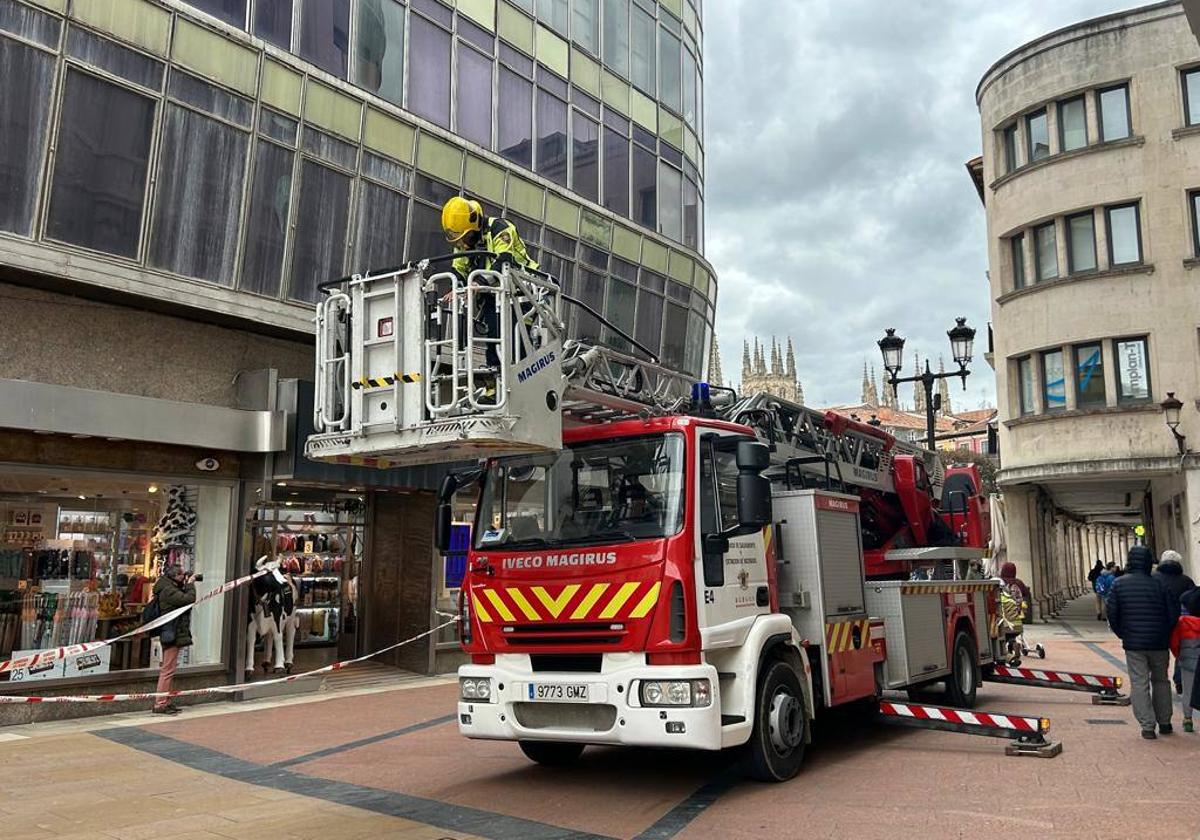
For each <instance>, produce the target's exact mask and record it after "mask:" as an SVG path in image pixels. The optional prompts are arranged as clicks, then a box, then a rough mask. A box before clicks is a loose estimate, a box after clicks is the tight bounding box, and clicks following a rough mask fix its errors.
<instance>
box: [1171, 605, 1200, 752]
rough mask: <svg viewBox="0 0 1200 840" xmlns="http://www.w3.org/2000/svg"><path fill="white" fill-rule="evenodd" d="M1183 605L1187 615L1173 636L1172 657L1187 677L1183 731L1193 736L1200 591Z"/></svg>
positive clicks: (1198, 689)
mask: <svg viewBox="0 0 1200 840" xmlns="http://www.w3.org/2000/svg"><path fill="white" fill-rule="evenodd" d="M1181 605H1182V607H1183V609H1184V611H1185V612H1186V613H1187V615H1183V616H1180V618H1179V621H1178V622H1177V623H1176V624H1175V630H1174V632H1172V633H1171V653H1172V654H1174V656H1175V664H1177V665H1178V666H1179V670H1180V671H1181V673H1182V676H1183V691H1182V693H1183V731H1184V732H1192V731H1194V730H1193V728H1192V710H1193V709H1200V683H1197V681H1196V670H1197V668H1198V667H1200V589H1198V588H1196V587H1192V589H1191V591H1190V592H1188V593H1187V594H1185V595H1184V596H1183V600H1182V602H1181Z"/></svg>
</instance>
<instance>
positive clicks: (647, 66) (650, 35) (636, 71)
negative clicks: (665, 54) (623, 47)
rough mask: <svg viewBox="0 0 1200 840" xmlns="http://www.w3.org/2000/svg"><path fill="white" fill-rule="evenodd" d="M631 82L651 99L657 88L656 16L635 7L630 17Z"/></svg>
mask: <svg viewBox="0 0 1200 840" xmlns="http://www.w3.org/2000/svg"><path fill="white" fill-rule="evenodd" d="M630 21H631V24H632V25H631V27H630V33H631V34H630V38H629V53H630V61H629V80H630V81H631V82H633V83H634V85H636V86H637V87H639V88H641V89H642V90H643V91H644V92H645V93H647V94H649V95H650V96H651V97H653V96H655V94H656V93H657V91H658V88H657V86H656V85H657V71H656V69H655V51H654V15H653V13H650V14H647V13H646V12H645V11H643V10H642V9H640V8H639V7H637V6H634V7H633V9H632V11H631V15H630Z"/></svg>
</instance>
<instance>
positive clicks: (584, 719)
mask: <svg viewBox="0 0 1200 840" xmlns="http://www.w3.org/2000/svg"><path fill="white" fill-rule="evenodd" d="M513 716H514V717H515V718H516V719H517V723H519V724H521V726H524V727H525V728H526V729H573V730H575V731H577V732H607V731H608V730H610V729H612V728H613V724H614V723H616V720H617V707H616V706H610V705H609V704H607V703H513Z"/></svg>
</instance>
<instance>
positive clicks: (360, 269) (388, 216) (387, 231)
mask: <svg viewBox="0 0 1200 840" xmlns="http://www.w3.org/2000/svg"><path fill="white" fill-rule="evenodd" d="M407 219H408V198H407V197H405V196H403V195H401V194H400V193H398V192H395V191H394V190H389V189H387V188H386V187H381V186H379V185H378V184H373V183H371V182H370V181H363V182H362V184H361V186H360V187H359V191H358V235H357V236H356V237H355V240H354V271H355V272H356V273H362V274H365V273H367V272H368V271H378V270H380V269H384V268H390V267H392V266H396V265H400V264H401V263H403V262H404V232H405V229H406V227H407Z"/></svg>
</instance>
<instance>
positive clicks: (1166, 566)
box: [1154, 548, 1196, 694]
mask: <svg viewBox="0 0 1200 840" xmlns="http://www.w3.org/2000/svg"><path fill="white" fill-rule="evenodd" d="M1182 560H1183V556H1182V555H1181V554H1180V553H1179V552H1178V551H1172V550H1171V549H1169V548H1168V549H1167V550H1166V551H1164V552H1163V553H1162V557H1161V558H1160V559H1159V561H1158V568H1157V569H1155V570H1154V577H1156V578H1158V580H1159V582H1160V583H1162V585H1163V586H1165V587H1166V588H1167V592H1169V593H1170V595H1171V597H1172V598H1173V599H1175V600H1176V601H1178V600H1179V599H1180V598H1182V597H1183V594H1184V593H1185V592H1187V591H1188V590H1189V589H1194V588H1195V586H1196V584H1195V582H1194V581H1193V580H1192V579H1191V578H1190V577H1188V576H1187V575H1185V574H1184V573H1183V563H1182ZM1171 679H1172V680H1173V681H1174V683H1175V693H1176V694H1183V678H1182V675H1181V674H1180V671H1179V657H1175V669H1174V670H1173V671H1172V672H1171Z"/></svg>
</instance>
